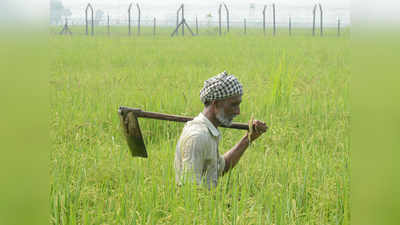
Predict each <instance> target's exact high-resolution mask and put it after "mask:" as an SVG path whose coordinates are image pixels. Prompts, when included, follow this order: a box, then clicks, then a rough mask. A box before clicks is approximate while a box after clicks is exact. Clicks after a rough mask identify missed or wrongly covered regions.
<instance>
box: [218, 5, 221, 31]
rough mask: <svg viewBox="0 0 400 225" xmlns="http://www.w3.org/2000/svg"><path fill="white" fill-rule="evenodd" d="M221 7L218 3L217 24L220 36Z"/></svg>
mask: <svg viewBox="0 0 400 225" xmlns="http://www.w3.org/2000/svg"><path fill="white" fill-rule="evenodd" d="M221 7H222V5H221V4H220V5H219V10H218V15H219V17H218V18H219V24H218V25H219V26H218V31H219V36H221V33H222V32H221Z"/></svg>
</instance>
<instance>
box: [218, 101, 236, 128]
mask: <svg viewBox="0 0 400 225" xmlns="http://www.w3.org/2000/svg"><path fill="white" fill-rule="evenodd" d="M241 102H242V96H241V95H236V96H232V97H229V98H226V99H223V100H219V101H217V102H216V113H215V116H216V117H217V119H218V121H219V122H220V123H221V124H222V125H224V126H230V125H232V120H233V118H235V116H237V115H239V114H240V103H241Z"/></svg>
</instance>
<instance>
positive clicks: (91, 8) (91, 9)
mask: <svg viewBox="0 0 400 225" xmlns="http://www.w3.org/2000/svg"><path fill="white" fill-rule="evenodd" d="M90 11H91V12H92V36H94V17H93V16H94V15H93V14H94V12H93V11H94V10H93V7H92V5H90Z"/></svg>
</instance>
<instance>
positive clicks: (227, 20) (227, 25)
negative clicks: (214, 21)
mask: <svg viewBox="0 0 400 225" xmlns="http://www.w3.org/2000/svg"><path fill="white" fill-rule="evenodd" d="M224 7H225V11H226V32H227V33H229V10H228V6H226V4H225V3H224Z"/></svg>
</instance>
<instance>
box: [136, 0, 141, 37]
mask: <svg viewBox="0 0 400 225" xmlns="http://www.w3.org/2000/svg"><path fill="white" fill-rule="evenodd" d="M136 7H137V10H138V33H137V35H138V36H140V17H141V12H140V7H139V4H138V3H136Z"/></svg>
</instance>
